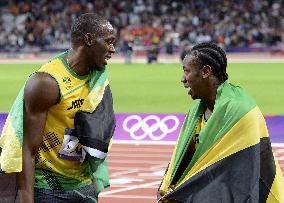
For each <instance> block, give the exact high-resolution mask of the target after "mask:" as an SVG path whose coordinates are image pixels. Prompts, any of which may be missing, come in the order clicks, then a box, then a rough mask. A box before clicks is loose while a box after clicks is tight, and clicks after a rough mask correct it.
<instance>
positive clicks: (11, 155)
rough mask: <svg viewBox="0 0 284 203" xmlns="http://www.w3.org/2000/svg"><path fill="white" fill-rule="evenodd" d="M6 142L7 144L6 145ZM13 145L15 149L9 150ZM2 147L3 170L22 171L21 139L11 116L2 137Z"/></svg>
mask: <svg viewBox="0 0 284 203" xmlns="http://www.w3.org/2000/svg"><path fill="white" fill-rule="evenodd" d="M4 143H6V145H4ZM7 146H9V147H12V149H14V151H11V150H9V149H10V148H8V147H7ZM0 147H1V148H2V152H1V156H0V166H1V170H2V171H5V172H6V173H12V172H21V171H22V158H21V157H22V147H21V146H20V143H19V139H18V138H17V136H16V133H15V130H14V128H13V126H12V122H11V118H10V116H8V117H7V119H6V123H5V126H4V128H3V132H2V135H1V139H0Z"/></svg>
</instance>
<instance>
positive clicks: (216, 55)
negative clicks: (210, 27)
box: [189, 42, 228, 82]
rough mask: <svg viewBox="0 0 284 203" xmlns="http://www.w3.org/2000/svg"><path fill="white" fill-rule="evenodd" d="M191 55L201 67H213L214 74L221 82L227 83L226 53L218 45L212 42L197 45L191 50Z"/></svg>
mask: <svg viewBox="0 0 284 203" xmlns="http://www.w3.org/2000/svg"><path fill="white" fill-rule="evenodd" d="M189 55H191V56H193V57H196V59H195V60H196V62H197V63H198V64H199V65H200V66H201V67H203V66H205V65H209V66H211V67H212V69H213V70H212V71H213V74H214V75H215V76H216V77H217V78H218V79H219V80H220V82H225V81H226V80H227V79H228V74H227V72H226V68H227V57H226V53H225V51H224V50H223V49H222V48H221V47H219V46H218V45H217V44H215V43H212V42H205V43H200V44H197V45H195V46H194V47H193V48H192V49H191V51H190V53H189Z"/></svg>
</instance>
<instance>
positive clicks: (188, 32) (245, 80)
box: [0, 0, 284, 203]
mask: <svg viewBox="0 0 284 203" xmlns="http://www.w3.org/2000/svg"><path fill="white" fill-rule="evenodd" d="M283 8H284V1H283V0H266V1H265V0H232V1H221V0H202V1H193V0H191V1H187V2H185V1H178V0H176V1H170V0H111V1H103V0H95V1H91V0H69V1H56V0H24V1H20V0H13V1H4V0H0V95H1V96H0V98H1V102H0V112H2V114H3V115H5V113H7V112H8V111H9V109H10V107H11V105H12V102H13V100H14V99H15V97H16V95H17V93H18V91H19V89H20V88H21V87H22V85H23V84H24V82H25V80H26V78H27V77H28V76H29V75H30V74H31V73H32V72H34V71H35V70H37V69H38V68H39V67H40V65H41V64H43V63H45V62H46V61H47V60H48V59H49V58H50V57H52V56H53V55H55V54H57V53H59V52H61V51H65V50H66V49H69V48H70V43H69V41H70V35H69V31H70V27H71V24H72V22H73V19H74V18H76V17H77V16H78V15H80V14H81V13H86V12H96V13H100V14H102V15H104V16H106V17H107V18H108V19H109V20H110V21H111V23H112V24H113V25H114V27H115V29H116V33H117V45H116V50H117V53H116V54H115V55H114V56H113V58H112V59H111V60H110V63H109V65H108V67H109V78H110V83H111V86H112V91H113V97H114V107H115V112H116V113H119V114H123V115H134V114H141V113H146V114H147V115H151V114H154V115H155V114H164V115H173V114H182V115H184V113H186V112H187V111H188V109H189V108H190V105H191V103H192V100H191V99H190V98H189V96H188V95H187V93H186V91H185V90H184V89H183V86H182V84H181V83H180V78H181V74H182V69H181V68H182V67H181V64H180V58H181V56H182V55H183V54H184V52H186V51H188V50H189V48H190V47H192V46H193V45H194V44H196V43H199V42H204V41H214V42H216V43H218V44H219V45H220V46H222V47H223V48H224V49H225V50H226V51H227V53H228V59H229V65H228V73H229V80H230V81H231V82H233V83H235V84H239V85H240V86H242V87H244V88H245V89H246V90H247V91H248V92H249V93H250V95H252V96H253V97H254V98H255V99H256V101H257V103H258V105H259V106H260V108H261V110H262V111H263V113H264V114H265V115H266V117H267V118H277V119H275V120H273V121H275V123H273V125H274V126H278V128H279V129H280V130H278V131H277V132H280V131H281V132H282V134H277V136H279V137H282V138H283V137H284V129H283V128H284V127H283V126H284V108H283V104H284V94H283V92H284V41H283V39H284V10H283ZM143 115H144V114H143ZM279 126H280V127H279ZM281 126H282V128H281ZM0 127H1V126H0ZM115 141H116V142H114V145H113V149H112V151H111V154H110V158H109V162H110V177H111V182H112V186H111V188H110V189H108V190H106V191H105V192H104V193H102V194H101V197H100V201H101V202H103V203H106V202H111V203H113V202H116V203H119V202H126V203H128V202H129V203H130V202H131V203H132V202H137V203H144V202H145V203H150V202H155V201H154V200H155V193H156V189H157V187H158V186H159V182H160V180H161V178H162V175H163V170H164V169H165V167H166V166H167V163H168V161H169V159H170V156H171V151H172V148H173V144H174V142H167V140H160V141H155V142H153V143H152V145H151V144H150V143H151V142H149V140H148V142H147V140H146V141H144V140H143V139H142V140H135V141H133V140H132V141H131V140H130V142H128V143H127V142H119V139H117V140H115ZM282 141H283V139H282ZM282 141H281V139H280V141H279V142H277V143H275V145H274V153H275V155H276V156H277V157H278V159H279V161H280V164H281V166H282V168H284V163H283V161H284V141H283V142H282ZM132 152H133V153H132ZM0 202H1V201H0Z"/></svg>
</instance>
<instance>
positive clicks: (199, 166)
mask: <svg viewBox="0 0 284 203" xmlns="http://www.w3.org/2000/svg"><path fill="white" fill-rule="evenodd" d="M265 126H266V124H265V121H264V118H263V116H262V114H261V112H260V110H259V108H258V107H255V108H253V109H252V110H251V111H250V112H248V113H247V114H246V115H245V116H244V117H243V118H241V119H240V120H239V121H238V122H237V123H236V124H235V125H234V126H233V127H232V128H231V129H230V130H229V131H228V132H227V133H226V134H225V135H224V137H223V138H222V139H221V140H220V141H219V142H217V144H215V145H214V146H212V147H211V148H210V149H209V150H208V151H207V153H205V154H204V155H202V156H201V157H200V159H199V160H198V161H197V163H196V164H195V165H194V166H193V167H192V169H191V170H190V172H189V173H188V174H187V175H186V176H185V178H184V179H183V180H182V181H181V182H179V183H178V184H177V185H176V187H178V186H180V185H181V184H183V183H184V182H185V181H186V180H188V179H189V178H191V177H192V176H194V175H195V174H197V173H198V172H200V171H202V170H204V169H205V168H207V167H209V166H211V165H213V164H214V163H216V162H218V161H220V160H222V159H224V158H226V157H228V156H230V155H232V154H234V153H236V152H239V151H241V150H243V149H246V148H248V147H250V146H252V145H255V144H258V143H259V142H260V138H261V137H267V136H268V131H267V128H266V127H265ZM257 131H258V132H257ZM258 135H259V136H260V137H259V136H258Z"/></svg>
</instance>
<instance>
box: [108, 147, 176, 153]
mask: <svg viewBox="0 0 284 203" xmlns="http://www.w3.org/2000/svg"><path fill="white" fill-rule="evenodd" d="M153 147H155V146H153ZM133 151H134V153H138V152H148V153H149V152H151V153H169V154H171V153H172V152H173V149H155V148H153V149H148V148H138V147H133V148H129V147H123V148H115V147H114V148H111V149H110V154H111V153H114V152H126V153H129V152H133Z"/></svg>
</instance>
